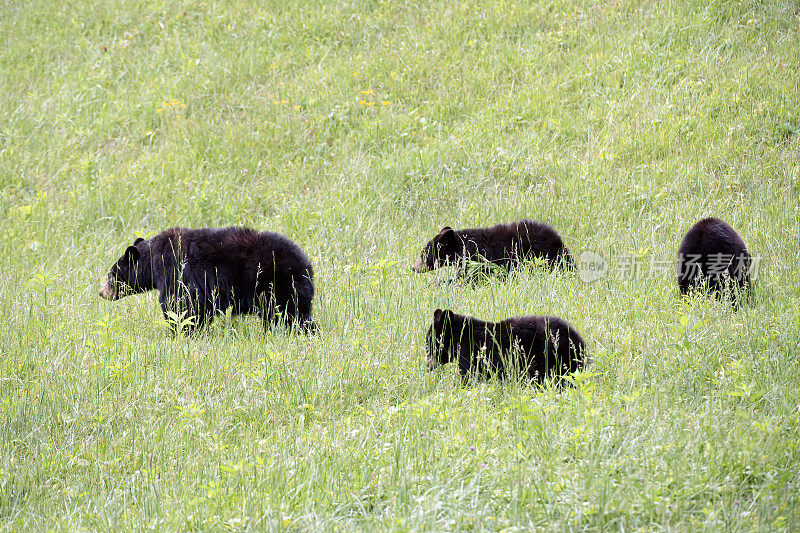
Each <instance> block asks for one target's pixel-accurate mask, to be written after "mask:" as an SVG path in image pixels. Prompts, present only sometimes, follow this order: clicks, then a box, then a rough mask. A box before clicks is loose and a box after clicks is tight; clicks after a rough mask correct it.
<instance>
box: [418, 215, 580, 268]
mask: <svg viewBox="0 0 800 533" xmlns="http://www.w3.org/2000/svg"><path fill="white" fill-rule="evenodd" d="M537 257H538V258H541V259H544V260H546V261H547V263H548V264H549V265H550V267H551V268H553V267H555V266H558V265H559V264H562V263H563V264H564V265H565V266H567V267H569V268H572V267H574V261H573V259H572V254H570V253H569V250H568V249H567V247H566V246H564V242H563V241H562V240H561V236H560V235H559V234H558V232H557V231H556V230H554V229H553V228H551V227H550V226H548V225H547V224H544V223H542V222H534V221H532V220H523V221H520V222H511V223H508V224H498V225H497V226H492V227H490V228H471V229H460V230H454V229H453V228H451V227H449V226H445V227H444V228H442V231H440V232H439V234H438V235H436V236H435V237H434V238H433V239H432V240H431V241H430V242H428V244H426V245H425V247H424V248H423V249H422V252H421V253H420V255H419V258H418V259H417V262H416V263H414V265H413V266H412V267H411V269H412V270H413V271H414V272H427V271H429V270H433V269H434V268H438V267H440V266H445V265H450V264H459V263H460V264H462V265H464V264H465V260H469V259H472V260H484V261H488V262H490V263H495V264H498V265H502V266H504V267H506V268H509V267H516V266H519V265H520V264H521V263H522V261H524V260H526V259H532V258H537Z"/></svg>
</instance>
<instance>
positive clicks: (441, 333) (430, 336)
mask: <svg viewBox="0 0 800 533" xmlns="http://www.w3.org/2000/svg"><path fill="white" fill-rule="evenodd" d="M454 315H455V313H453V312H452V311H451V310H449V309H445V310H444V311H443V310H441V309H437V310H436V311H434V312H433V324H431V326H430V327H429V328H428V333H427V335H426V337H425V340H426V342H425V347H426V349H427V356H428V359H427V367H428V369H429V370H433V369H434V368H436V367H438V366H439V365H445V364H447V363H449V362H450V361H452V358H453V347H452V343H453V318H454Z"/></svg>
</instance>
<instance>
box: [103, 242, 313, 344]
mask: <svg viewBox="0 0 800 533" xmlns="http://www.w3.org/2000/svg"><path fill="white" fill-rule="evenodd" d="M153 289H155V290H157V291H158V301H159V303H160V304H161V309H162V310H163V312H164V316H165V318H167V319H168V320H169V318H170V314H171V313H174V314H175V316H178V317H180V316H183V317H185V319H186V320H187V321H188V322H189V324H188V329H190V330H194V329H196V328H199V327H201V326H203V325H204V324H207V323H209V322H211V320H212V319H213V316H214V313H215V312H217V311H223V312H224V311H225V310H227V309H229V308H230V309H232V311H233V312H234V313H235V314H242V313H254V314H257V315H259V316H260V317H261V318H262V320H263V321H264V325H265V326H270V325H273V324H286V325H290V326H291V325H296V326H299V327H301V328H303V329H305V330H307V331H313V330H314V329H315V325H314V322H313V319H312V318H311V301H312V299H313V298H314V271H313V268H312V267H311V261H309V259H308V256H306V254H305V253H303V251H302V250H301V249H300V247H299V246H297V244H295V243H294V242H292V241H291V240H290V239H288V238H286V237H284V236H283V235H279V234H278V233H272V232H262V233H259V232H256V231H254V230H252V229H249V228H207V229H186V228H172V229H168V230H167V231H164V232H163V233H160V234H158V235H156V236H155V237H153V238H152V239H148V240H144V239H141V238H139V239H136V241H134V243H133V245H131V246H129V247H128V248H127V249H126V250H125V253H123V254H122V257H121V258H120V259H119V260H118V261H117V262H116V264H114V265H113V266H112V267H111V270H110V271H109V273H108V278H107V280H106V282H105V283H104V284H103V287H102V288H101V289H100V296H101V297H103V298H106V299H108V300H116V299H118V298H121V297H123V296H127V295H128V294H135V293H140V292H145V291H149V290H153ZM173 322H174V321H173Z"/></svg>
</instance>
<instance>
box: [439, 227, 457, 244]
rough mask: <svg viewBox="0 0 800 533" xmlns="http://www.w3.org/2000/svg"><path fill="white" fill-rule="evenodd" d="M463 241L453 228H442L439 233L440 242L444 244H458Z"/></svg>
mask: <svg viewBox="0 0 800 533" xmlns="http://www.w3.org/2000/svg"><path fill="white" fill-rule="evenodd" d="M460 240H461V239H459V237H458V235H457V234H456V232H455V231H453V228H451V227H448V226H445V227H443V228H442V231H440V232H439V242H442V243H456V244H457V243H458V242H459V241H460Z"/></svg>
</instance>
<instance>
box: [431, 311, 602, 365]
mask: <svg viewBox="0 0 800 533" xmlns="http://www.w3.org/2000/svg"><path fill="white" fill-rule="evenodd" d="M426 342H427V353H428V368H429V369H431V370H433V369H434V368H436V367H437V366H439V365H444V364H447V363H450V362H453V361H455V362H457V363H458V370H459V372H460V373H461V375H462V376H467V375H470V374H478V375H482V374H487V373H488V374H495V375H497V376H498V377H500V376H504V375H506V374H507V373H509V371H513V370H517V371H518V372H519V373H520V374H521V375H525V374H527V375H528V377H530V378H531V379H534V380H538V381H542V380H543V379H545V378H546V377H548V376H551V375H562V374H567V373H570V372H574V371H576V370H578V369H579V368H581V367H582V366H583V364H584V360H585V356H586V343H585V342H584V341H583V339H582V338H581V336H580V335H579V334H578V332H577V331H575V329H574V328H573V327H572V326H570V325H569V324H568V323H567V322H565V321H564V320H562V319H560V318H558V317H554V316H520V317H516V318H509V319H506V320H502V321H500V322H484V321H483V320H478V319H477V318H472V317H468V316H464V315H459V314H456V313H454V312H453V311H450V310H449V309H446V310H444V311H442V310H441V309H437V310H436V311H434V312H433V324H432V325H431V326H430V327H429V328H428V334H427V337H426Z"/></svg>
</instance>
